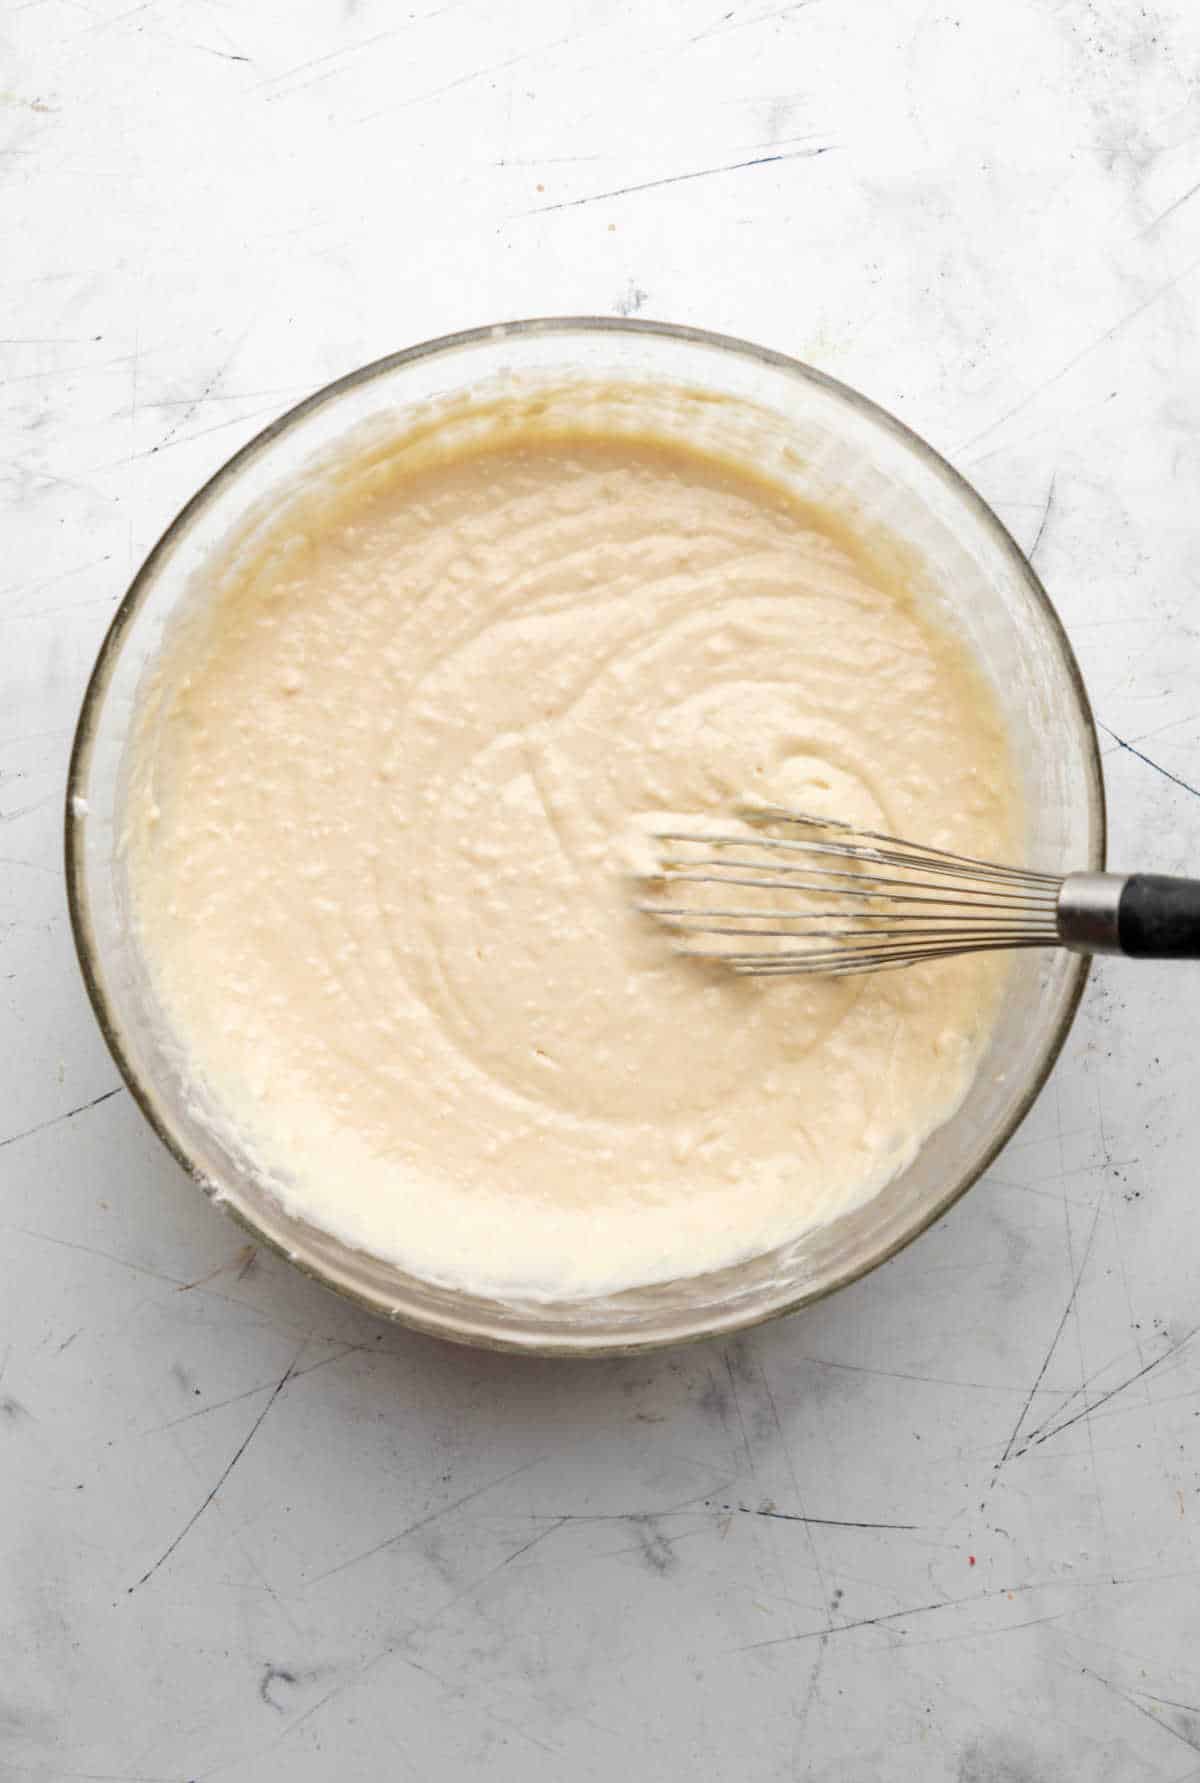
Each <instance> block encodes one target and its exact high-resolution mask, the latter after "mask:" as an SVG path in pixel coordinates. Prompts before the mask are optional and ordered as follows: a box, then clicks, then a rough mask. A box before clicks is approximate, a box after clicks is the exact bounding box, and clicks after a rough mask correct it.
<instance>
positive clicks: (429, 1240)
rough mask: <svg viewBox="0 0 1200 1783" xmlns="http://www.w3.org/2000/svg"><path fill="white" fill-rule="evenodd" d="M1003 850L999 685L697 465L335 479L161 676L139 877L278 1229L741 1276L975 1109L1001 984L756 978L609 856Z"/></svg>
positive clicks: (611, 1268) (988, 972)
mask: <svg viewBox="0 0 1200 1783" xmlns="http://www.w3.org/2000/svg"><path fill="white" fill-rule="evenodd" d="M747 796H749V797H751V798H755V799H761V800H763V801H766V802H771V803H780V804H785V805H790V806H793V807H798V808H800V809H804V810H808V811H813V810H816V811H819V812H821V813H824V814H829V815H834V816H837V817H839V818H844V819H849V820H851V821H854V822H859V823H863V824H866V825H869V826H871V827H875V828H882V829H887V830H891V831H893V832H898V833H900V834H907V835H911V836H913V837H915V838H919V839H921V840H923V841H925V842H928V843H930V844H932V845H934V846H938V847H944V848H952V849H955V850H959V851H963V852H967V853H971V854H979V855H993V856H995V855H1001V856H1003V855H1005V854H1009V853H1011V852H1012V850H1013V846H1014V834H1015V825H1016V798H1015V792H1014V785H1013V776H1012V770H1011V767H1010V763H1009V754H1008V750H1007V747H1006V743H1005V739H1004V736H1003V734H1002V730H1001V726H1000V723H999V720H998V717H997V713H996V710H995V706H994V703H993V700H992V698H991V696H990V694H989V692H988V690H987V688H986V686H985V684H984V682H983V681H982V679H981V677H980V676H979V675H978V673H977V672H976V670H975V668H974V667H973V665H972V663H971V661H970V660H969V659H968V656H967V654H966V652H965V649H964V646H963V645H962V644H961V643H960V642H959V641H958V640H957V639H956V638H955V637H952V636H951V635H949V634H948V633H946V632H944V631H942V630H939V629H938V628H937V627H936V626H935V625H934V624H933V623H932V621H931V620H930V619H929V617H928V616H927V615H926V613H925V611H924V609H923V607H922V605H921V601H920V598H919V595H914V593H913V592H912V591H911V590H910V589H909V587H908V586H907V584H901V583H900V582H898V581H896V582H894V581H892V580H890V579H889V577H888V575H887V574H885V573H883V572H882V571H881V570H880V568H879V565H878V563H875V564H872V563H871V561H870V560H869V559H868V558H867V556H866V555H864V554H863V553H862V552H860V551H859V550H858V549H857V548H856V546H855V545H854V543H853V542H852V540H851V538H850V537H849V535H848V534H847V533H846V531H845V529H844V527H843V526H841V525H839V524H835V523H834V522H833V521H832V520H831V519H827V518H822V516H821V515H819V514H814V513H812V512H809V511H807V510H805V509H802V508H801V507H799V506H798V505H797V504H796V503H795V502H794V501H793V500H792V499H791V498H790V497H789V496H788V495H787V494H785V493H784V492H783V491H782V490H781V489H777V488H775V487H774V486H772V485H770V484H768V483H766V482H765V481H762V480H759V479H757V478H756V477H754V476H752V475H750V474H747V473H745V472H742V471H739V470H738V469H736V468H735V467H733V466H731V465H729V464H727V463H723V462H718V461H716V460H713V459H710V458H706V457H703V456H701V455H699V454H694V453H691V452H689V451H686V450H683V449H681V448H679V447H676V446H668V445H662V444H656V443H654V442H652V441H642V442H638V441H636V440H630V439H614V438H609V439H605V438H603V437H590V438H589V437H578V438H561V437H559V438H546V439H539V438H538V436H537V434H536V430H533V429H531V430H529V431H527V432H526V433H525V434H524V435H522V436H520V437H517V438H513V439H509V440H508V441H507V442H506V443H500V444H496V445H494V446H493V447H490V448H486V447H485V448H480V449H476V450H473V451H470V452H464V453H463V454H461V455H458V456H452V457H451V458H450V459H449V460H446V461H439V460H437V459H436V458H432V457H431V458H430V460H429V461H428V462H426V463H424V464H423V465H422V464H415V465H414V464H411V463H410V464H408V465H407V466H406V467H404V468H396V469H395V470H394V471H392V472H390V473H389V472H387V471H386V470H384V471H380V470H379V468H378V467H376V469H375V471H374V472H373V474H372V476H371V477H370V478H368V479H362V480H360V481H359V482H358V483H356V482H355V480H354V479H353V478H352V477H348V478H347V479H346V480H345V481H344V484H343V486H342V488H341V492H340V494H339V495H338V498H337V499H336V500H330V499H322V500H321V501H320V502H317V501H316V500H315V499H314V505H313V508H312V512H311V515H310V516H309V517H308V518H307V519H306V518H305V510H304V508H303V504H301V505H300V507H299V508H297V507H295V505H293V508H292V510H290V511H289V513H288V514H287V515H285V516H284V518H283V519H281V521H280V523H279V525H278V526H277V527H276V528H275V529H274V531H272V528H271V527H270V526H267V527H266V528H265V530H263V529H260V531H259V534H258V535H256V539H255V541H254V543H253V544H252V545H247V547H246V548H245V549H244V550H242V551H241V553H240V555H239V556H238V558H237V560H236V562H235V563H233V565H232V567H230V566H229V565H226V566H225V568H224V570H223V571H222V574H221V575H220V576H216V575H215V574H214V578H213V587H212V590H211V593H210V594H209V595H208V596H207V597H206V598H205V599H204V600H203V601H202V602H200V604H199V606H198V608H197V611H196V612H195V613H194V614H193V616H192V619H191V621H190V622H189V624H188V625H187V627H186V628H184V629H183V630H182V631H181V633H180V635H179V636H178V638H177V639H176V641H175V643H174V644H173V645H169V646H168V648H167V650H166V651H165V653H164V656H163V659H162V662H161V665H160V668H159V671H158V674H157V678H156V681H155V684H154V686H153V688H152V689H151V691H150V693H149V694H148V696H147V700H146V704H145V711H144V714H143V721H142V725H141V735H140V738H139V741H138V744H137V750H136V755H135V763H134V771H133V775H132V782H131V791H130V806H129V811H130V823H129V829H128V845H127V865H128V874H129V882H130V888H131V893H132V903H133V909H134V915H135V919H136V921H137V923H138V926H139V929H140V933H141V938H142V942H143V945H144V948H145V952H146V957H147V960H148V963H149V967H150V971H151V975H152V978H153V980H154V983H155V985H156V987H157V991H158V994H159V996H160V999H161V1001H162V1003H163V1006H164V1008H165V1011H166V1013H167V1016H168V1018H169V1021H170V1024H171V1027H172V1029H173V1030H174V1032H175V1034H176V1036H177V1038H178V1042H179V1045H180V1048H181V1051H182V1054H183V1057H184V1058H185V1060H186V1069H187V1071H188V1072H189V1073H190V1074H191V1075H192V1076H194V1078H195V1080H196V1081H197V1083H198V1084H199V1085H200V1086H202V1088H203V1091H204V1093H205V1096H206V1097H207V1099H208V1101H209V1102H210V1104H211V1105H212V1106H213V1107H214V1108H215V1109H217V1110H218V1111H219V1113H220V1118H221V1119H222V1120H223V1121H226V1122H227V1123H228V1125H229V1127H230V1128H232V1129H233V1130H234V1131H235V1132H236V1133H237V1134H238V1135H239V1137H240V1140H241V1143H242V1145H243V1146H244V1147H245V1148H246V1150H248V1152H249V1153H250V1155H251V1156H252V1157H254V1158H255V1159H257V1160H258V1161H259V1162H260V1163H261V1166H262V1168H263V1170H264V1172H265V1173H266V1174H268V1175H269V1176H270V1178H271V1179H272V1180H273V1181H274V1183H275V1184H276V1186H277V1190H278V1192H279V1193H280V1194H282V1195H283V1197H284V1198H285V1200H286V1201H287V1202H288V1204H289V1205H291V1206H292V1207H293V1208H294V1209H295V1210H297V1211H298V1212H300V1213H302V1214H303V1215H305V1216H306V1217H308V1218H309V1219H311V1220H313V1221H315V1222H317V1223H318V1224H320V1225H321V1226H323V1227H325V1228H326V1229H328V1230H331V1231H332V1232H334V1233H336V1234H337V1235H338V1236H339V1237H341V1238H343V1239H345V1240H346V1241H348V1242H349V1243H350V1244H352V1245H354V1246H357V1247H360V1248H363V1249H366V1250H369V1251H372V1252H374V1253H376V1254H377V1255H380V1256H383V1257H385V1258H388V1259H394V1260H395V1261H396V1262H397V1263H399V1264H400V1265H402V1266H403V1267H405V1268H406V1269H408V1270H411V1271H414V1272H416V1273H417V1274H420V1275H423V1276H425V1277H428V1278H431V1279H434V1280H438V1281H441V1282H450V1283H462V1284H464V1285H467V1286H469V1287H471V1288H475V1289H479V1290H481V1291H488V1292H495V1293H500V1294H524V1295H543V1296H546V1297H557V1296H575V1295H586V1294H593V1293H596V1294H598V1293H603V1292H606V1291H610V1290H615V1289H619V1288H622V1287H628V1286H632V1285H635V1284H643V1283H647V1282H652V1281H655V1280H665V1279H670V1278H674V1277H677V1276H681V1275H688V1274H693V1273H697V1272H701V1271H704V1270H708V1269H712V1268H716V1267H721V1266H724V1265H727V1264H729V1263H732V1262H734V1261H736V1260H737V1259H738V1258H739V1257H742V1256H746V1255H750V1254H757V1253H760V1252H764V1251H766V1250H769V1249H771V1248H772V1247H774V1246H776V1245H778V1244H781V1243H783V1242H784V1241H786V1240H789V1239H791V1238H793V1237H795V1236H796V1235H797V1234H798V1233H800V1232H802V1231H803V1230H804V1229H805V1228H806V1227H808V1226H811V1225H813V1224H815V1223H817V1222H822V1221H826V1220H828V1219H830V1218H832V1217H833V1216H835V1215H837V1214H838V1213H840V1212H841V1211H843V1210H845V1209H846V1208H848V1207H850V1206H852V1205H854V1204H855V1203H857V1202H860V1201H861V1200H863V1199H864V1198H865V1197H866V1196H868V1195H870V1194H871V1193H872V1192H874V1191H875V1190H876V1189H878V1188H879V1187H880V1186H882V1185H883V1184H884V1183H885V1182H886V1181H887V1180H888V1179H890V1178H891V1177H892V1176H893V1175H895V1174H896V1172H897V1171H898V1170H900V1169H901V1168H902V1167H903V1166H904V1165H905V1164H906V1163H907V1162H908V1161H909V1159H910V1158H911V1157H912V1155H913V1153H914V1151H915V1150H916V1148H917V1146H918V1145H919V1143H920V1141H921V1140H922V1138H923V1137H924V1136H925V1135H926V1134H927V1133H928V1132H929V1131H930V1130H931V1129H932V1128H933V1127H935V1126H936V1125H937V1124H938V1123H940V1122H941V1121H943V1120H944V1119H945V1118H946V1117H947V1116H948V1115H949V1114H950V1113H951V1112H952V1111H953V1109H954V1108H955V1106H956V1105H957V1104H958V1103H959V1101H960V1100H961V1098H962V1096H963V1094H964V1092H965V1090H966V1087H967V1085H968V1083H969V1081H970V1077H971V1074H972V1072H973V1070H974V1067H975V1063H976V1060H977V1057H978V1052H979V1049H980V1046H981V1043H982V1041H983V1040H984V1039H985V1038H986V1034H987V1031H988V1028H989V1025H990V1023H991V1021H992V1018H993V1015H994V1011H995V1008H996V1005H997V1000H998V997H999V994H1000V986H1001V983H1002V968H1000V967H998V966H997V964H996V962H995V961H994V960H987V959H975V960H971V959H964V960H952V961H948V962H940V963H937V964H935V965H932V966H928V967H924V968H921V969H919V970H913V971H907V972H894V973H888V974H884V975H881V976H877V977H873V978H870V977H867V978H864V977H858V978H853V979H847V980H831V979H814V980H804V979H795V980H778V979H773V980H770V981H767V982H761V981H754V980H743V979H737V978H734V977H733V976H732V975H728V974H727V973H726V972H725V971H724V970H723V969H721V968H716V967H713V966H711V965H709V966H706V965H703V964H698V963H695V962H689V961H686V960H682V959H680V958H679V957H677V956H676V955H675V953H674V952H673V951H672V949H671V947H670V945H669V942H668V941H667V939H666V938H665V937H664V935H663V933H662V932H661V930H660V929H658V928H657V927H656V926H655V925H654V924H652V923H651V922H649V921H648V920H647V919H646V918H645V917H641V916H639V915H638V914H637V913H636V911H635V910H634V908H633V904H632V899H631V893H630V887H629V884H628V882H627V880H626V877H625V875H624V873H623V870H622V868H623V853H622V844H621V839H622V837H623V836H624V835H625V834H626V832H627V830H628V827H629V825H630V823H631V821H633V822H636V821H637V820H638V819H639V817H643V816H644V814H647V813H654V812H660V811H665V812H692V811H694V812H699V813H702V814H704V813H707V814H712V813H716V812H720V811H723V810H727V809H728V808H729V807H730V806H731V805H732V804H734V803H735V802H736V801H738V800H739V799H743V798H745V797H747Z"/></svg>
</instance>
